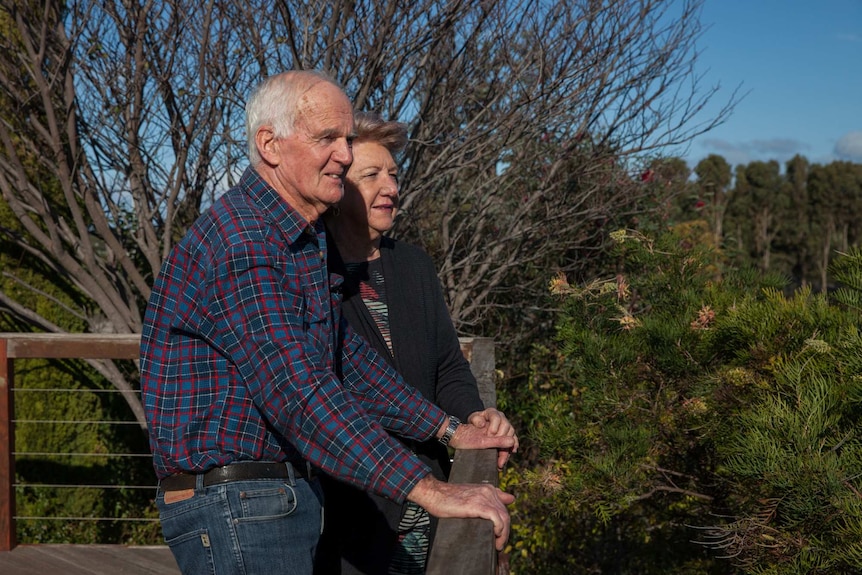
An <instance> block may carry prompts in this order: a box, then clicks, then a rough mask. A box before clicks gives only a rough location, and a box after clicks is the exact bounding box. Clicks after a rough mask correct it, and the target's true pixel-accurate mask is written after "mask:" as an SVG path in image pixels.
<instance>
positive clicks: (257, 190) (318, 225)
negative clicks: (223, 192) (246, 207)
mask: <svg viewBox="0 0 862 575" xmlns="http://www.w3.org/2000/svg"><path fill="white" fill-rule="evenodd" d="M239 184H240V187H242V188H243V189H244V190H245V192H246V193H247V194H248V196H249V198H251V200H252V201H253V202H254V203H255V204H257V206H258V207H259V208H260V209H261V210H262V211H263V213H265V214H267V216H266V217H267V218H268V219H271V220H272V221H273V223H274V224H275V225H276V226H278V227H279V228H281V229H282V230H284V233H285V234H286V236H287V237H288V238H289V240H290V242H291V243H293V242H296V241H297V240H298V239H299V238H300V237H301V236H302V234H303V233H311V234H312V235H320V234H321V233H322V231H323V223H322V219H323V218H319V219H318V220H317V222H315V224H314V225H311V224H309V223H308V222H307V221H305V219H304V218H303V217H302V216H300V215H299V212H298V211H296V209H294V207H293V206H291V205H290V204H289V203H288V202H287V200H285V199H284V198H282V197H281V196H280V195H279V193H278V192H277V191H275V188H273V187H272V186H270V185H269V184H268V183H267V182H266V180H264V179H263V178H262V177H260V174H258V173H257V170H255V169H254V167H252V166H249V167H248V168H246V170H245V172H243V174H242V177H241V178H240V182H239Z"/></svg>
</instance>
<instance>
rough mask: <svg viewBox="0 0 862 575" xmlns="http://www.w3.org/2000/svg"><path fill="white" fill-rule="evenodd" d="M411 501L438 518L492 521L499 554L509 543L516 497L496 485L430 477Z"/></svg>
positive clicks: (419, 485) (413, 492) (416, 489)
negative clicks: (453, 481)
mask: <svg viewBox="0 0 862 575" xmlns="http://www.w3.org/2000/svg"><path fill="white" fill-rule="evenodd" d="M461 427H465V426H464V425H462V426H461ZM469 427H473V426H469ZM459 429H460V428H459ZM456 437H457V435H456ZM453 439H454V438H453ZM407 499H409V500H410V501H413V502H414V503H417V504H419V505H421V506H422V507H424V508H425V509H426V510H427V511H428V513H430V514H431V515H433V516H435V517H480V518H482V519H488V520H490V521H491V522H492V523H493V524H494V538H495V545H496V547H497V550H498V551H502V550H503V547H504V546H505V545H506V541H507V540H508V539H509V521H510V520H509V512H508V510H506V505H509V504H510V503H512V502H513V501H515V496H514V495H511V494H509V493H506V492H505V491H502V490H501V489H499V488H497V487H494V486H493V485H480V484H476V483H444V482H442V481H439V480H437V479H435V478H434V477H432V476H430V475H428V476H426V477H424V478H422V479H421V480H419V483H417V484H416V485H415V486H414V487H413V489H412V490H411V491H410V493H408V494H407Z"/></svg>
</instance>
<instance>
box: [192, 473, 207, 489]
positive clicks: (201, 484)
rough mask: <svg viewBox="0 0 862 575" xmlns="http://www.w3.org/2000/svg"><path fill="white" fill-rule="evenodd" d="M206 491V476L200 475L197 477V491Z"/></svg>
mask: <svg viewBox="0 0 862 575" xmlns="http://www.w3.org/2000/svg"><path fill="white" fill-rule="evenodd" d="M204 489H206V486H204V474H203V473H198V474H197V475H195V491H203V490H204Z"/></svg>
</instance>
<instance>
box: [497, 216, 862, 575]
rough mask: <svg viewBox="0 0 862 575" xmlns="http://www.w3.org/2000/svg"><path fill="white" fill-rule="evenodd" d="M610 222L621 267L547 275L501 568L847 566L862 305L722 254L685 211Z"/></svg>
mask: <svg viewBox="0 0 862 575" xmlns="http://www.w3.org/2000/svg"><path fill="white" fill-rule="evenodd" d="M613 236H614V239H615V241H616V244H617V245H616V248H615V250H616V255H617V257H618V272H617V274H616V275H615V277H611V278H608V279H606V280H601V281H594V282H592V283H589V284H586V285H582V286H575V285H571V284H569V283H568V282H567V281H566V278H564V277H557V278H555V279H554V280H553V281H552V282H551V286H550V287H551V292H552V293H553V294H554V295H555V297H559V298H560V299H561V305H562V306H563V307H562V312H561V315H560V317H559V321H558V338H557V341H556V342H554V345H553V346H545V347H543V348H537V350H536V353H535V355H534V358H535V364H536V365H537V366H543V367H542V368H541V369H538V370H536V371H535V372H534V373H533V374H532V378H531V382H530V385H531V386H532V388H533V389H534V390H535V392H536V393H537V394H538V395H539V396H540V397H539V398H538V399H537V400H536V401H537V403H536V404H535V409H536V411H535V413H534V415H533V425H532V426H531V427H530V428H529V429H528V430H527V434H529V435H531V436H532V437H531V439H532V440H533V441H535V442H536V443H537V444H538V446H539V448H540V451H539V457H538V458H537V463H536V464H535V465H533V466H530V467H529V468H526V469H516V470H512V471H510V472H508V473H507V474H506V475H505V477H504V485H505V486H506V488H507V489H510V490H512V491H514V492H515V493H516V495H517V496H518V501H516V503H515V506H514V509H513V517H514V527H513V538H512V541H511V548H510V552H511V555H512V559H511V563H512V571H513V573H516V574H524V573H564V572H565V573H598V572H604V573H638V574H649V573H676V574H687V573H692V574H694V573H722V574H727V573H750V574H767V573H768V574H770V575H789V574H801V573H808V574H811V573H855V572H859V570H860V569H862V544H860V543H859V542H860V541H862V499H860V492H862V482H860V479H859V478H860V477H862V441H860V439H862V438H860V432H859V431H858V430H859V425H858V423H859V416H860V399H862V345H860V344H862V334H860V332H859V329H858V326H859V325H860V322H859V320H860V314H859V309H858V307H854V306H851V305H844V304H842V303H840V302H830V301H829V300H828V299H827V298H826V296H824V295H820V294H817V295H815V294H812V293H811V292H810V291H809V290H804V289H803V290H800V291H798V292H797V293H796V294H794V295H792V296H786V295H784V291H783V288H784V287H785V285H784V284H785V281H784V279H783V278H780V277H775V276H768V275H762V274H760V273H756V272H753V271H751V270H740V269H728V268H727V266H726V264H725V262H724V261H723V257H722V255H721V253H720V252H718V251H717V250H714V249H712V248H711V247H710V242H709V239H708V238H709V234H708V233H707V232H706V228H705V227H701V226H700V225H699V224H697V223H694V224H690V225H688V226H686V227H685V228H683V229H678V230H676V231H675V232H674V233H667V234H664V235H662V236H660V237H657V238H656V239H651V238H648V237H645V236H643V235H641V234H639V233H636V232H631V231H620V232H617V233H615V234H613ZM843 261H845V265H848V266H849V267H850V270H852V271H848V272H847V273H851V274H860V275H862V265H860V260H859V259H856V260H853V259H852V258H851V259H845V260H843ZM845 292H846V293H848V294H849V293H855V294H856V295H857V296H858V293H859V286H858V285H855V286H854V285H850V284H848V285H847V287H846V288H845ZM843 300H845V301H854V300H853V297H852V296H849V295H846V296H844V297H843ZM509 407H511V406H509Z"/></svg>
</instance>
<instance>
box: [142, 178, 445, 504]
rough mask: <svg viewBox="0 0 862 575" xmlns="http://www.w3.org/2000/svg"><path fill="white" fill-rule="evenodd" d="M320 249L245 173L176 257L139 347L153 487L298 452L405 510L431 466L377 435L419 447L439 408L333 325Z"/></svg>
mask: <svg viewBox="0 0 862 575" xmlns="http://www.w3.org/2000/svg"><path fill="white" fill-rule="evenodd" d="M341 281H342V278H341V277H340V276H337V275H332V276H330V275H329V274H328V272H327V268H326V240H325V234H324V233H323V226H322V224H320V223H319V222H318V223H317V225H315V226H313V227H312V226H310V225H309V224H308V223H307V222H305V220H303V219H302V218H301V217H300V216H299V214H298V213H297V212H296V211H295V210H294V209H293V208H292V207H291V206H290V205H289V204H288V203H287V202H286V201H284V200H283V199H282V198H281V197H280V196H279V195H278V193H277V192H276V191H275V190H274V189H273V188H272V187H270V186H269V185H268V184H267V183H266V182H265V181H264V180H262V179H261V178H260V177H259V175H258V174H257V172H256V171H255V170H254V169H252V168H249V169H247V170H246V172H245V173H244V174H243V176H242V178H241V180H240V182H239V184H238V185H237V186H236V187H234V188H232V189H231V190H229V191H228V192H226V193H225V194H224V195H223V196H222V197H221V198H219V200H218V201H216V202H215V204H214V205H213V206H212V207H211V208H210V209H209V210H208V211H207V212H206V213H204V214H203V215H202V216H201V217H200V218H199V219H198V221H197V222H196V223H195V224H194V226H193V227H192V228H191V230H190V231H189V233H188V234H187V235H186V236H185V237H184V238H183V240H182V241H181V242H180V243H178V244H177V245H176V246H175V247H174V249H173V250H172V251H171V253H170V255H169V257H168V258H167V260H166V261H165V262H164V265H163V266H162V269H161V271H160V273H159V276H158V278H157V279H156V282H155V285H154V287H153V292H152V296H151V298H150V301H149V305H148V307H147V311H146V316H145V319H144V328H143V333H142V339H141V395H142V399H143V403H144V409H145V412H146V416H147V422H148V425H149V436H150V447H151V449H152V452H153V459H154V466H155V469H156V474H157V475H158V476H159V477H160V478H164V477H166V476H168V475H171V474H173V473H177V472H202V471H206V470H207V469H210V468H212V467H216V466H220V465H226V464H229V463H232V462H235V461H243V460H265V461H289V460H294V459H297V458H299V457H302V458H304V459H305V460H307V461H309V462H310V463H312V464H313V465H314V466H316V467H317V468H319V469H321V470H323V471H324V472H326V473H328V474H329V475H332V476H334V477H337V478H339V479H342V480H345V481H348V482H350V483H353V484H354V485H357V486H359V487H361V488H363V489H367V490H370V491H372V492H374V493H377V494H379V495H383V496H385V497H388V498H390V499H393V500H395V501H403V500H404V498H405V496H406V494H407V493H408V492H409V491H410V490H411V489H412V488H413V486H414V485H415V484H416V482H418V481H419V479H421V478H422V477H424V476H425V475H427V474H428V471H429V470H428V468H427V467H426V466H425V465H424V464H423V463H421V462H420V461H419V460H418V459H416V457H415V456H413V455H412V454H411V453H410V452H409V451H407V450H405V449H404V448H403V447H402V446H401V445H400V444H399V443H398V442H397V441H395V440H393V439H392V438H391V437H390V436H389V435H388V434H387V433H386V432H385V431H384V428H385V429H387V430H389V431H392V432H394V433H397V434H399V435H402V436H405V437H408V438H412V439H417V440H420V441H421V440H427V439H429V438H431V437H432V436H433V435H434V432H435V431H436V430H437V429H439V428H440V426H441V425H442V424H443V422H444V420H445V413H444V412H443V411H442V410H440V409H439V408H438V407H436V406H434V405H433V404H432V403H430V402H428V401H426V400H425V399H423V398H422V397H421V394H419V393H418V392H416V391H415V390H413V389H412V388H409V387H407V386H406V385H405V384H404V383H403V382H402V380H401V378H400V376H398V374H397V373H396V372H395V371H394V370H393V369H392V368H391V367H390V366H388V365H387V363H386V362H385V361H384V360H383V359H382V358H381V357H379V356H378V355H377V353H376V352H375V351H374V350H373V349H372V348H371V347H370V346H369V345H368V344H367V343H365V341H364V340H363V339H362V338H360V337H359V336H357V335H356V334H355V333H354V332H353V331H352V330H351V329H350V328H349V327H347V324H346V322H345V321H343V319H342V317H341V311H340V285H341Z"/></svg>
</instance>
